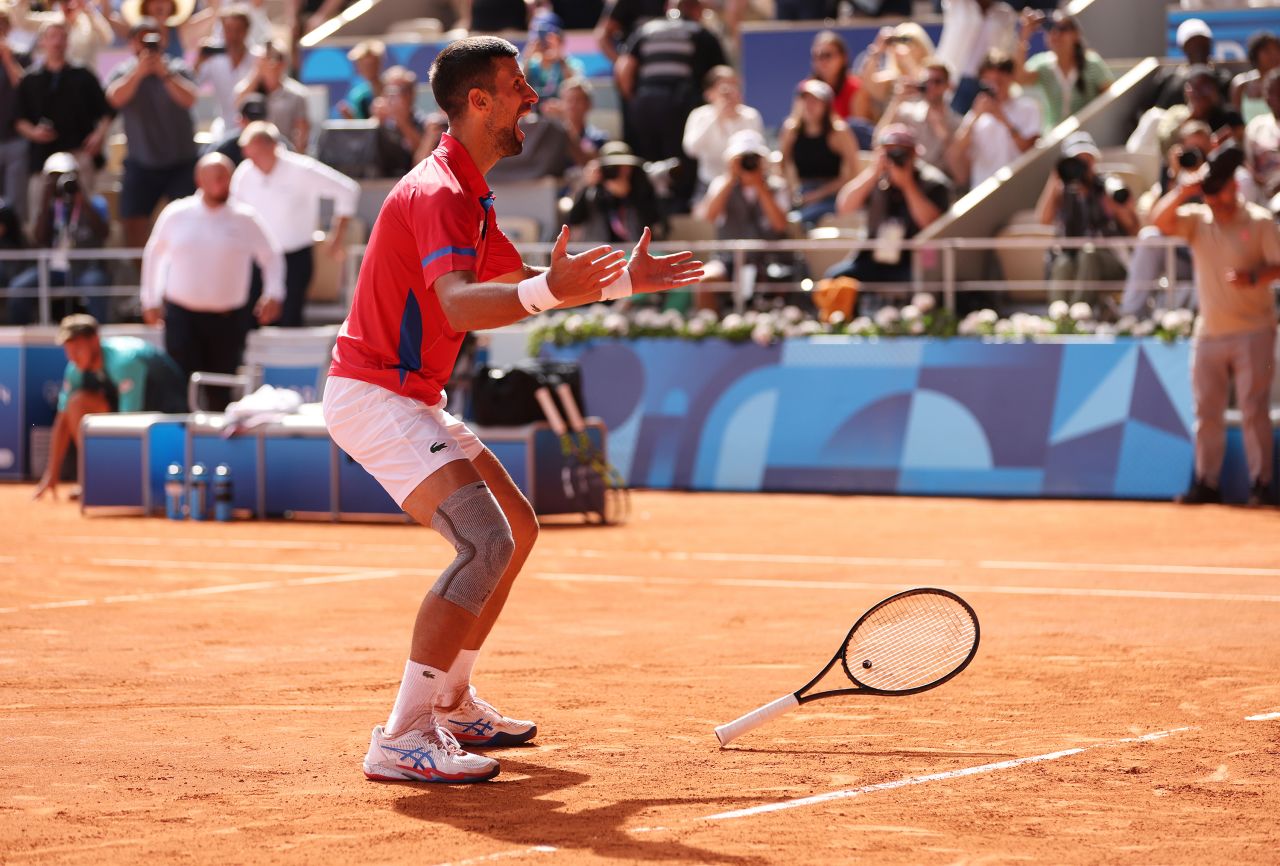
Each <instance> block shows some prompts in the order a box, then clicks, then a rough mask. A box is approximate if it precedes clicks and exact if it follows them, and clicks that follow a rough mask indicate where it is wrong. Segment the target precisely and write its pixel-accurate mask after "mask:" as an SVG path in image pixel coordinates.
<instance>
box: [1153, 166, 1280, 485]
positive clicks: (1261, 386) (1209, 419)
mask: <svg viewBox="0 0 1280 866" xmlns="http://www.w3.org/2000/svg"><path fill="white" fill-rule="evenodd" d="M1243 159H1244V155H1243V154H1242V153H1241V152H1240V150H1239V149H1238V148H1236V147H1233V146H1228V147H1224V148H1219V149H1218V150H1216V151H1214V153H1213V154H1212V155H1211V156H1210V157H1209V170H1208V172H1207V174H1205V175H1204V179H1203V180H1202V181H1201V182H1196V181H1195V180H1194V179H1191V178H1187V179H1186V181H1185V182H1183V183H1179V184H1178V186H1177V187H1176V188H1174V189H1173V190H1171V191H1170V192H1169V193H1168V194H1166V195H1165V196H1164V197H1163V198H1162V199H1160V201H1159V202H1158V203H1157V204H1156V207H1155V210H1154V211H1153V212H1152V215H1151V221H1152V223H1153V224H1154V225H1155V226H1156V227H1157V228H1159V229H1160V230H1161V231H1162V232H1164V233H1165V234H1166V235H1169V236H1170V237H1180V238H1183V239H1184V240H1186V241H1187V242H1188V243H1189V244H1190V245H1191V257H1192V261H1193V262H1194V264H1195V271H1196V283H1197V285H1198V287H1199V291H1200V315H1199V317H1198V319H1197V320H1196V324H1195V343H1194V346H1193V349H1192V359H1191V393H1192V397H1193V399H1194V400H1195V406H1196V433H1195V436H1196V440H1195V478H1194V479H1193V481H1192V484H1191V487H1190V489H1189V490H1188V491H1187V493H1186V494H1184V495H1183V496H1181V497H1179V499H1178V501H1179V502H1183V503H1187V504H1199V503H1203V502H1219V501H1221V495H1220V494H1219V492H1218V491H1219V484H1218V481H1219V477H1220V475H1221V472H1222V458H1223V453H1224V451H1225V450H1226V447H1225V446H1226V427H1225V424H1224V423H1223V415H1224V413H1225V412H1226V409H1227V387H1228V381H1229V380H1231V379H1234V380H1235V393H1236V404H1237V405H1238V406H1239V407H1240V414H1241V416H1242V418H1241V424H1240V430H1241V433H1242V434H1243V439H1244V449H1245V458H1246V460H1247V462H1248V464H1249V480H1250V484H1251V486H1252V490H1251V493H1250V497H1249V502H1250V504H1254V505H1274V504H1275V503H1276V491H1275V489H1274V487H1273V485H1272V477H1273V469H1272V450H1273V443H1272V436H1273V433H1272V428H1271V418H1270V408H1271V381H1272V378H1273V377H1274V375H1275V340H1276V303H1275V294H1274V292H1273V290H1272V284H1273V283H1274V282H1275V281H1276V280H1277V279H1280V230H1278V229H1277V227H1276V221H1275V218H1274V217H1273V216H1272V214H1271V213H1270V212H1269V211H1267V210H1265V209H1264V208H1260V207H1257V206H1256V205H1253V204H1249V203H1246V202H1245V201H1243V200H1242V199H1241V198H1240V195H1239V190H1238V188H1237V186H1236V181H1235V172H1236V169H1237V168H1238V167H1239V166H1240V164H1241V163H1242V162H1243ZM1198 196H1199V197H1202V198H1203V199H1204V204H1191V203H1190V202H1191V201H1192V200H1193V199H1194V198H1196V197H1198Z"/></svg>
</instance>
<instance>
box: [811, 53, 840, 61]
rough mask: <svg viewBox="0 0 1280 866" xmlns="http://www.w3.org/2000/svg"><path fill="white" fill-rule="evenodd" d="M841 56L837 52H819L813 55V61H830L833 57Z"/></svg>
mask: <svg viewBox="0 0 1280 866" xmlns="http://www.w3.org/2000/svg"><path fill="white" fill-rule="evenodd" d="M839 56H840V54H839V52H836V51H817V52H815V53H814V54H813V59H814V60H830V59H831V58H832V57H839Z"/></svg>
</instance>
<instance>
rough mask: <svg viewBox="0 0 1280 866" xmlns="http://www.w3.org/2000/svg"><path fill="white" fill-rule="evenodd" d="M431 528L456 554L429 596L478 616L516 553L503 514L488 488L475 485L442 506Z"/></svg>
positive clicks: (432, 521)
mask: <svg viewBox="0 0 1280 866" xmlns="http://www.w3.org/2000/svg"><path fill="white" fill-rule="evenodd" d="M431 528H432V529H434V530H435V531H436V532H439V533H440V534H441V535H443V536H444V537H445V539H447V540H448V542H449V543H450V544H452V545H453V547H454V549H455V550H457V551H458V558H457V559H455V560H454V561H453V562H451V563H450V564H449V567H448V568H446V569H445V570H444V574H442V575H440V579H439V580H437V581H436V585H435V586H433V587H431V592H432V593H434V594H435V595H438V596H440V597H441V598H443V599H445V600H446V601H451V602H453V603H454V604H456V605H457V606H458V607H461V608H463V609H464V610H469V611H471V613H474V614H476V615H477V616H479V615H480V611H481V609H482V608H483V607H484V603H485V602H486V601H488V599H489V596H490V595H492V594H493V590H494V589H495V588H496V587H497V586H498V581H500V580H501V579H502V573H503V572H504V571H506V570H507V565H508V564H509V563H510V562H511V557H512V555H513V554H514V553H515V549H516V544H515V541H514V540H513V539H512V537H511V525H510V524H509V523H507V516H506V515H505V514H503V513H502V509H501V508H499V507H498V501H497V500H496V499H494V498H493V494H492V493H490V492H489V486H488V485H487V484H485V483H484V482H483V481H480V482H477V483H475V484H468V485H467V486H466V487H461V488H459V489H458V490H455V491H454V492H453V493H452V494H450V495H449V497H448V498H447V499H445V501H444V502H441V503H440V507H439V508H437V509H436V513H435V516H434V517H433V518H431Z"/></svg>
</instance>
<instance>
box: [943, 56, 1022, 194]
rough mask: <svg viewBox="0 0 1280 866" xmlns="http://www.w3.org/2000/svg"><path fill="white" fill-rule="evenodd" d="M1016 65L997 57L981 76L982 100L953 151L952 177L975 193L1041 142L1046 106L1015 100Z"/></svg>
mask: <svg viewBox="0 0 1280 866" xmlns="http://www.w3.org/2000/svg"><path fill="white" fill-rule="evenodd" d="M1013 73H1014V63H1013V59H1012V58H1010V57H1009V55H1007V54H1001V53H1000V52H998V51H993V52H991V53H990V54H988V55H987V57H986V59H985V60H983V61H982V66H981V68H980V69H979V71H978V75H979V81H980V82H981V85H980V87H979V91H978V95H977V97H976V98H975V99H974V100H973V108H971V109H970V110H969V113H968V114H966V115H965V116H964V120H963V121H962V122H961V124H960V128H959V129H958V130H957V131H956V137H955V140H954V141H952V143H951V148H950V149H949V150H948V151H947V164H948V165H949V166H950V168H951V176H952V177H953V178H955V181H956V185H957V186H960V187H970V188H971V187H975V186H977V185H978V184H980V183H982V182H983V181H984V180H986V179H987V178H989V177H991V175H993V174H995V173H996V172H997V171H999V170H1000V169H1002V168H1004V167H1005V166H1006V165H1008V164H1009V163H1011V162H1013V161H1014V160H1015V159H1017V158H1018V157H1019V156H1021V155H1022V154H1024V153H1026V152H1027V151H1028V150H1030V149H1031V148H1032V147H1033V146H1034V145H1035V143H1036V139H1038V138H1039V137H1040V103H1039V102H1037V101H1036V100H1035V99H1032V98H1031V97H1030V96H1022V95H1019V96H1014V95H1013Z"/></svg>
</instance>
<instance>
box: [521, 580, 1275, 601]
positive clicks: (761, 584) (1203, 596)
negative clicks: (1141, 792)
mask: <svg viewBox="0 0 1280 866" xmlns="http://www.w3.org/2000/svg"><path fill="white" fill-rule="evenodd" d="M532 577H533V578H534V579H536V580H545V581H551V582H555V581H563V582H567V583H633V584H646V583H647V584H661V585H673V584H674V585H680V586H689V585H699V584H701V585H703V586H731V587H742V588H749V589H835V590H850V589H895V590H896V589H902V588H903V587H904V586H905V585H906V584H904V583H901V582H898V583H887V582H886V583H867V582H862V581H843V580H800V579H797V580H776V579H771V578H763V577H760V578H753V577H741V578H736V577H723V578H713V579H712V580H704V581H698V580H687V579H681V578H674V577H664V576H659V575H643V576H641V575H633V574H580V573H577V572H539V573H536V574H534V575H532ZM947 588H948V589H951V590H953V591H955V592H967V593H972V594H974V595H978V594H981V593H988V594H994V595H1047V596H1084V597H1096V598H1146V599H1157V600H1162V601H1244V602H1265V603H1273V604H1280V595H1257V594H1250V593H1241V592H1178V591H1174V590H1161V589H1106V588H1100V587H1077V586H977V585H974V586H969V585H965V584H960V585H956V584H950V583H948V584H947Z"/></svg>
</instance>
